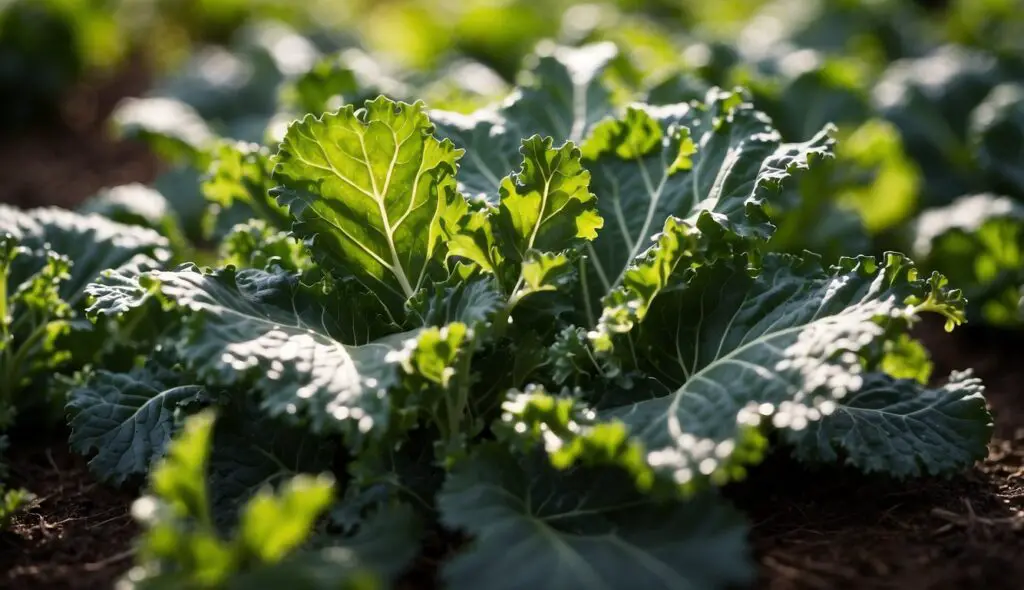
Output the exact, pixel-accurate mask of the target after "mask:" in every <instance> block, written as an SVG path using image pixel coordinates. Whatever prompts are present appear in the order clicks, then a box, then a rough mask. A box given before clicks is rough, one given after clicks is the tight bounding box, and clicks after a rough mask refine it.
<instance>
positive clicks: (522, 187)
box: [495, 135, 603, 261]
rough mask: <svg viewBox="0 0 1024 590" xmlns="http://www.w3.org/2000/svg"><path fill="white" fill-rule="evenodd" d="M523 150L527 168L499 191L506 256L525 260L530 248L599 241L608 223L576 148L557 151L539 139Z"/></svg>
mask: <svg viewBox="0 0 1024 590" xmlns="http://www.w3.org/2000/svg"><path fill="white" fill-rule="evenodd" d="M521 152H522V154H523V166H522V169H521V170H520V171H519V172H518V173H516V174H513V175H510V176H507V177H505V179H504V180H502V182H501V187H500V190H499V205H498V213H497V219H496V224H497V231H496V232H495V233H497V234H498V235H499V236H501V237H500V239H499V243H500V244H501V247H502V249H503V253H504V254H505V256H506V257H508V258H511V259H513V260H517V261H522V260H523V259H524V258H525V257H526V254H527V252H529V251H530V250H537V251H540V252H558V251H561V250H566V249H568V248H571V247H578V246H580V245H582V244H584V243H586V242H587V241H590V240H593V239H594V238H596V237H597V230H599V229H601V227H602V225H603V220H602V219H601V217H600V216H599V215H598V214H597V211H596V208H595V202H594V201H595V198H594V195H593V194H591V193H590V191H589V190H588V187H589V184H590V173H589V172H587V171H586V170H585V169H584V168H583V166H582V164H581V161H580V152H579V150H578V149H577V148H576V146H575V145H573V144H572V143H565V144H562V146H561V147H558V148H552V140H551V139H550V138H547V139H541V138H540V137H539V136H537V135H534V136H533V137H530V138H529V139H525V140H523V147H522V149H521Z"/></svg>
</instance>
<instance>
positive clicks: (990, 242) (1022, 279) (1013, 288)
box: [913, 193, 1024, 326]
mask: <svg viewBox="0 0 1024 590" xmlns="http://www.w3.org/2000/svg"><path fill="white" fill-rule="evenodd" d="M913 233H914V234H915V237H914V246H913V250H914V257H915V258H916V259H918V260H920V261H921V265H922V266H923V267H925V268H930V269H935V270H938V271H940V272H942V273H943V274H946V275H947V276H948V277H949V278H950V280H951V281H954V282H955V284H956V285H958V286H961V287H963V290H964V294H965V295H966V297H967V301H968V303H969V307H968V313H969V317H971V318H978V319H981V320H983V321H985V322H987V323H991V324H996V325H1009V326H1017V325H1021V323H1022V322H1024V315H1022V314H1021V312H1020V311H1019V307H1020V301H1021V290H1020V288H1021V286H1022V285H1024V206H1022V205H1021V204H1020V203H1018V202H1016V201H1014V200H1013V199H1010V198H1009V197H1002V196H996V195H993V194H988V193H983V194H977V195H969V196H964V197H961V198H959V199H957V200H956V201H954V202H953V203H952V204H950V205H948V206H946V207H939V208H935V209H929V210H927V211H925V212H924V213H922V214H921V215H920V217H918V219H917V221H916V222H915V224H914V227H913Z"/></svg>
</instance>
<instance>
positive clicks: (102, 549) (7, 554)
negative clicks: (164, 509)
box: [0, 436, 137, 590]
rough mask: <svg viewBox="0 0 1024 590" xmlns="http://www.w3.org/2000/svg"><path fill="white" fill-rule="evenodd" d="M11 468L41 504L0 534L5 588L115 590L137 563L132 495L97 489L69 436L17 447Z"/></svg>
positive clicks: (0, 583)
mask: <svg viewBox="0 0 1024 590" xmlns="http://www.w3.org/2000/svg"><path fill="white" fill-rule="evenodd" d="M10 467H11V471H12V480H13V481H12V483H13V485H16V486H23V487H26V488H28V489H30V490H31V491H32V492H34V493H35V494H36V496H37V498H36V500H35V501H34V502H32V503H31V504H30V505H29V508H28V510H26V511H25V512H23V513H22V514H20V515H19V516H17V517H16V518H15V521H14V524H13V526H12V527H11V528H10V530H9V531H6V532H4V533H3V534H0V588H11V589H22V588H24V589H25V590H29V589H39V590H43V589H53V590H58V589H78V588H81V589H85V588H94V589H102V588H110V587H111V585H112V583H113V581H114V580H115V579H116V578H117V577H118V576H120V575H121V574H122V573H124V571H125V570H126V569H127V568H128V567H129V566H131V563H132V540H133V539H134V537H135V534H136V532H137V531H136V526H135V523H134V521H133V520H132V518H131V514H130V513H129V506H130V505H131V501H132V500H133V499H134V497H135V492H132V491H123V492H119V491H116V490H112V489H110V488H108V487H106V486H104V485H102V484H99V483H97V482H95V481H94V480H93V478H92V477H91V476H90V475H89V472H88V469H87V467H86V465H85V461H84V460H82V459H81V458H80V457H77V456H75V455H72V454H71V453H70V452H69V451H68V448H67V438H66V436H60V437H57V438H56V440H54V441H51V442H48V443H45V444H37V445H35V446H28V447H26V446H25V445H19V447H18V448H17V449H16V450H15V451H14V452H12V453H11V456H10Z"/></svg>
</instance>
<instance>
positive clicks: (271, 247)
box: [218, 219, 312, 272]
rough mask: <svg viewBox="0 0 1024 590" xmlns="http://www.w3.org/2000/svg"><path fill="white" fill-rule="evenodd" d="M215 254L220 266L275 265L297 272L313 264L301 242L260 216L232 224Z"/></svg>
mask: <svg viewBox="0 0 1024 590" xmlns="http://www.w3.org/2000/svg"><path fill="white" fill-rule="evenodd" d="M218 257H219V259H220V265H221V266H228V265H232V266H234V267H235V268H255V269H267V268H268V267H270V266H271V265H277V266H280V267H281V268H283V269H285V270H289V271H293V272H296V271H303V270H306V269H308V268H310V267H311V266H312V261H310V259H309V255H308V254H306V251H305V248H304V247H303V245H302V242H299V241H298V240H296V239H295V238H293V237H292V236H291V235H289V234H288V232H284V231H279V230H276V229H274V228H273V227H272V226H270V225H269V224H268V223H267V222H266V221H264V220H262V219H252V220H250V221H248V222H247V223H244V224H239V225H236V226H235V227H233V228H232V229H231V233H229V234H228V235H226V236H224V239H223V240H221V243H220V250H219V252H218Z"/></svg>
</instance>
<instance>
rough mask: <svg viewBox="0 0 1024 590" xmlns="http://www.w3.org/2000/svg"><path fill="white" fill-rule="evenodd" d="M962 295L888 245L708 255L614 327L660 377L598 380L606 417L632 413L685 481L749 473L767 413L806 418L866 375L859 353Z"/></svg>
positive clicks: (633, 422)
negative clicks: (755, 256)
mask: <svg viewBox="0 0 1024 590" xmlns="http://www.w3.org/2000/svg"><path fill="white" fill-rule="evenodd" d="M963 305H964V302H963V299H962V297H961V296H960V293H959V292H958V291H950V290H949V289H948V288H947V287H946V286H945V279H944V278H943V277H941V276H940V275H937V274H936V275H932V276H931V277H929V278H927V279H924V278H920V277H918V274H917V270H916V269H915V268H914V266H913V265H912V264H911V263H910V262H909V261H908V260H907V259H906V258H904V257H902V256H901V255H898V254H892V253H890V254H888V255H887V256H886V258H885V260H884V261H881V262H879V261H876V260H874V259H872V258H868V257H860V258H857V259H843V260H842V261H840V263H839V265H837V266H835V267H832V268H831V269H830V270H829V271H827V272H826V271H823V270H822V269H821V267H820V265H819V263H818V261H817V259H815V258H814V257H811V256H808V257H807V258H805V259H799V258H793V257H787V256H778V255H770V256H768V257H766V258H765V260H764V262H763V266H762V268H760V269H759V271H758V272H757V273H751V272H750V271H748V270H747V268H746V265H745V262H744V260H743V259H739V260H737V261H735V262H726V261H723V262H720V263H717V264H714V265H711V266H706V267H703V268H700V269H698V270H697V271H695V272H694V273H692V274H690V275H689V278H688V280H687V281H686V282H685V283H675V284H673V285H672V286H671V287H670V288H667V289H663V290H662V292H661V293H660V294H659V295H658V296H657V298H656V299H655V300H654V302H653V304H652V305H651V307H650V310H649V311H648V313H647V316H646V318H645V319H644V320H643V321H642V322H640V323H638V324H637V325H636V327H634V328H633V330H632V331H630V332H628V333H625V334H621V335H619V336H618V337H617V338H616V340H615V341H614V353H615V354H616V357H617V358H618V359H619V362H620V363H621V364H622V365H623V366H625V367H627V368H630V369H632V368H637V369H640V370H642V371H644V372H645V373H646V374H648V375H651V376H652V377H654V378H655V379H656V380H657V381H659V382H660V384H661V386H660V387H661V389H660V391H659V389H658V388H657V387H650V386H647V385H645V386H643V387H636V388H635V389H636V391H630V390H629V389H625V388H610V389H607V390H605V391H603V392H599V393H600V395H598V396H596V397H597V399H596V403H597V404H598V410H599V417H600V418H602V419H605V420H613V419H614V420H621V421H623V422H624V423H625V424H626V425H627V427H628V429H629V432H630V436H631V437H633V438H634V439H636V440H638V441H639V442H641V443H642V444H643V445H644V447H645V448H646V450H647V452H648V455H647V461H648V463H649V464H650V465H651V467H652V468H653V469H654V470H655V472H657V473H660V474H663V475H666V476H668V477H669V478H670V479H673V480H674V481H676V482H677V483H679V484H682V485H684V486H685V485H686V484H688V483H689V482H692V481H701V480H702V478H703V477H705V476H710V477H711V478H712V480H713V481H716V482H722V481H728V480H730V479H734V478H738V477H742V476H743V474H744V468H743V466H744V465H747V464H750V463H755V462H757V461H759V460H760V458H761V457H762V455H763V452H764V442H765V441H764V439H763V438H762V434H761V432H760V430H759V428H758V425H759V424H760V418H761V417H768V416H770V417H771V424H772V425H773V426H774V427H776V428H779V429H782V430H794V431H800V430H803V429H805V428H807V425H808V424H809V423H811V422H813V421H815V420H817V419H819V418H821V417H822V416H826V415H828V414H830V413H832V412H833V411H834V410H835V409H836V406H837V404H839V403H841V400H842V399H843V398H845V397H847V396H849V395H852V394H855V393H856V392H857V391H859V390H860V389H861V387H862V385H863V380H864V379H863V377H862V375H861V372H862V365H863V364H864V363H866V361H867V360H868V359H873V358H876V357H877V355H878V352H879V350H880V349H881V346H882V345H883V344H884V343H885V342H887V341H889V340H891V339H893V338H895V337H897V336H898V335H899V334H901V333H904V332H905V330H906V329H907V327H908V326H909V325H910V323H911V322H912V321H913V320H914V318H915V317H916V316H917V315H918V314H919V313H923V312H935V313H939V314H942V315H944V316H945V317H946V318H947V326H948V327H951V326H952V325H954V324H956V323H959V322H960V321H962V320H963Z"/></svg>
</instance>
